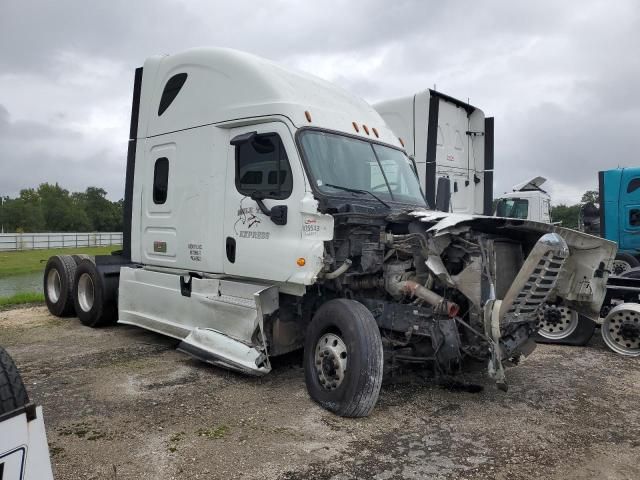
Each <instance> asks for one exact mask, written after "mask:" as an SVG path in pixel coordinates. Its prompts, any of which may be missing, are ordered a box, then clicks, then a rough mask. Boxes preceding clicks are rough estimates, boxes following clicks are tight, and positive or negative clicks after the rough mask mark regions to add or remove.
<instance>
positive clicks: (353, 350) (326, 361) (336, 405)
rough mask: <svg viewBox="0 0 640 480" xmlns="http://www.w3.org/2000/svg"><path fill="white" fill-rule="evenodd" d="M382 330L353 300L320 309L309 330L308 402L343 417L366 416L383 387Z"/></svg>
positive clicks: (306, 352) (306, 347)
mask: <svg viewBox="0 0 640 480" xmlns="http://www.w3.org/2000/svg"><path fill="white" fill-rule="evenodd" d="M382 370H383V352H382V340H381V338H380V330H379V329H378V325H377V324H376V321H375V319H374V318H373V315H372V314H371V312H370V311H369V310H368V309H367V308H366V307H365V306H364V305H362V304H361V303H359V302H356V301H354V300H345V299H336V300H330V301H328V302H326V303H325V304H324V305H322V306H321V307H320V308H319V309H318V311H317V312H316V314H315V315H314V317H313V320H312V322H311V324H310V325H309V328H308V330H307V336H306V340H305V345H304V374H305V382H306V384H307V390H308V391H309V395H310V396H311V398H312V399H313V400H314V401H315V402H317V403H318V404H319V405H321V406H322V407H324V408H326V409H327V410H330V411H332V412H334V413H336V414H337V415H340V416H342V417H366V416H367V415H369V413H371V411H372V410H373V407H374V406H375V404H376V402H377V400H378V395H379V393H380V387H381V385H382Z"/></svg>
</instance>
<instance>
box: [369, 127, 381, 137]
mask: <svg viewBox="0 0 640 480" xmlns="http://www.w3.org/2000/svg"><path fill="white" fill-rule="evenodd" d="M371 130H373V134H374V135H375V136H376V138H380V135H378V130H376V127H371Z"/></svg>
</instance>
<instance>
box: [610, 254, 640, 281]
mask: <svg viewBox="0 0 640 480" xmlns="http://www.w3.org/2000/svg"><path fill="white" fill-rule="evenodd" d="M636 267H640V261H638V259H637V258H636V257H634V256H633V255H629V254H628V253H621V252H618V253H617V254H616V258H615V260H614V261H613V268H612V270H613V272H611V273H612V274H613V275H616V276H620V275H622V274H624V273H626V272H628V271H629V270H631V269H632V268H636Z"/></svg>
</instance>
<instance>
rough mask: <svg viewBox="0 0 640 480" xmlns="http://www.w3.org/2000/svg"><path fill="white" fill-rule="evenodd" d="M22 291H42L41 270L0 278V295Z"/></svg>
mask: <svg viewBox="0 0 640 480" xmlns="http://www.w3.org/2000/svg"><path fill="white" fill-rule="evenodd" d="M23 292H35V293H41V292H42V272H37V273H27V274H25V275H15V276H12V277H3V278H0V297H10V296H11V295H14V294H16V293H23Z"/></svg>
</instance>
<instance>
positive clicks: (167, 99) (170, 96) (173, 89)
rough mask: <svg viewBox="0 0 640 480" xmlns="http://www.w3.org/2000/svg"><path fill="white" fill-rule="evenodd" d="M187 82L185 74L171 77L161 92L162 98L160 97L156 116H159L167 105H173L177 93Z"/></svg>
mask: <svg viewBox="0 0 640 480" xmlns="http://www.w3.org/2000/svg"><path fill="white" fill-rule="evenodd" d="M186 81H187V74H186V73H178V74H176V75H174V76H173V77H171V78H170V79H169V81H168V82H167V84H166V85H165V86H164V90H163V91H162V97H160V105H159V106H158V116H161V115H162V114H163V113H164V112H165V110H166V109H167V108H169V105H171V103H173V101H174V100H175V98H176V97H177V96H178V92H180V89H181V88H182V86H183V85H184V82H186Z"/></svg>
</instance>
